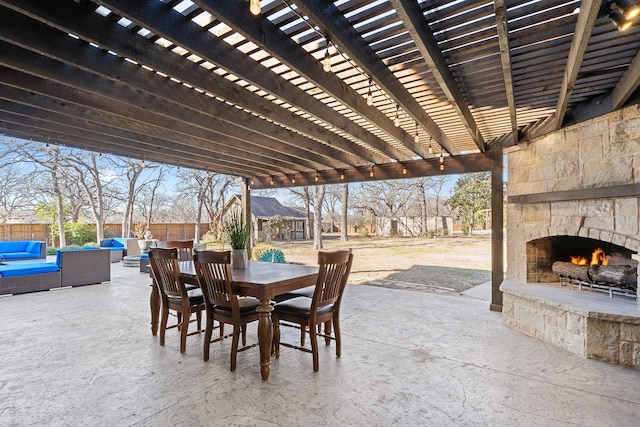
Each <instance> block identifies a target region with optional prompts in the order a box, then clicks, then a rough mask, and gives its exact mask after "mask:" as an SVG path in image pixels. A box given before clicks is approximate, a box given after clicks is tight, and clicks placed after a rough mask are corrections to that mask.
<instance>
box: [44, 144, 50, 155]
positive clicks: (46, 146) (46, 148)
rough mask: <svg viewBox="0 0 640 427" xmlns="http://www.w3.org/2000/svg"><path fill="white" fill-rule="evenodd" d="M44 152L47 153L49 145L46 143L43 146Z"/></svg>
mask: <svg viewBox="0 0 640 427" xmlns="http://www.w3.org/2000/svg"><path fill="white" fill-rule="evenodd" d="M44 151H46V152H47V153H48V152H49V143H48V142H47V143H46V144H45V146H44Z"/></svg>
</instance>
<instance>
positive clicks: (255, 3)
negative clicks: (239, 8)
mask: <svg viewBox="0 0 640 427" xmlns="http://www.w3.org/2000/svg"><path fill="white" fill-rule="evenodd" d="M261 11H262V8H261V7H260V0H250V1H249V12H251V14H252V15H255V16H258V15H260V12H261Z"/></svg>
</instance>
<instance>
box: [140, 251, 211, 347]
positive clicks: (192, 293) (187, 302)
mask: <svg viewBox="0 0 640 427" xmlns="http://www.w3.org/2000/svg"><path fill="white" fill-rule="evenodd" d="M149 262H150V264H151V273H152V275H153V280H154V283H155V285H156V286H157V287H158V290H159V292H160V299H161V301H162V308H161V316H162V317H161V321H160V345H164V336H165V331H166V330H167V329H171V328H178V329H179V330H180V353H184V352H185V351H186V347H187V336H190V335H194V334H198V333H200V332H201V331H202V330H201V328H202V311H203V310H204V309H205V302H204V297H203V295H202V292H201V291H200V289H192V290H187V288H186V287H185V283H184V280H183V279H182V276H181V274H180V265H179V263H178V250H177V249H176V248H151V251H150V252H149ZM169 310H174V311H176V313H177V318H178V321H177V323H176V324H175V325H171V326H167V323H168V320H169ZM192 313H195V314H196V321H197V325H198V330H197V331H195V332H192V333H188V329H189V323H190V322H191V314H192Z"/></svg>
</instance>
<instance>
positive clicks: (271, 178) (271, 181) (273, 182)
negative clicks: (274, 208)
mask: <svg viewBox="0 0 640 427" xmlns="http://www.w3.org/2000/svg"><path fill="white" fill-rule="evenodd" d="M273 184H275V183H274V182H273V177H271V186H272V187H273Z"/></svg>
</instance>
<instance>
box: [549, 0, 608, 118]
mask: <svg viewBox="0 0 640 427" xmlns="http://www.w3.org/2000/svg"><path fill="white" fill-rule="evenodd" d="M601 5H602V0H582V2H581V3H580V13H579V14H578V21H577V22H576V28H575V32H574V33H573V41H572V42H571V49H570V50H569V57H568V58H567V66H566V67H565V71H564V77H563V79H562V86H561V88H560V94H559V96H558V104H557V106H556V116H555V128H556V129H560V128H561V127H562V122H563V120H564V116H565V114H566V112H567V106H568V104H569V98H570V97H571V93H572V92H573V88H574V85H575V83H576V79H577V78H578V71H580V65H582V59H583V58H584V53H585V51H586V50H587V46H588V44H589V38H590V37H591V32H592V31H593V27H594V26H595V24H596V19H597V18H598V13H599V12H600V6H601Z"/></svg>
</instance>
